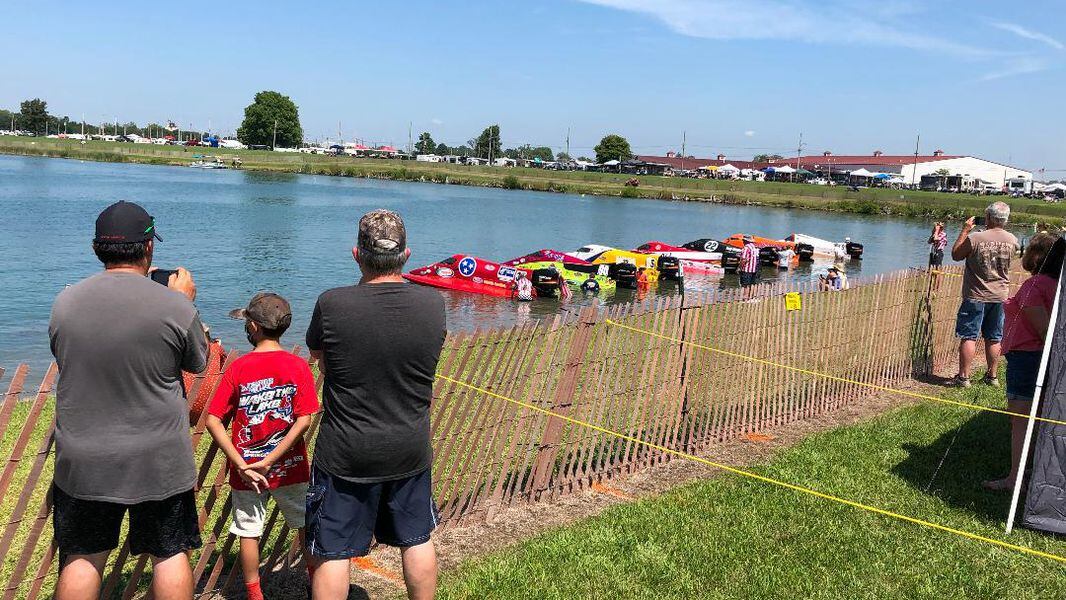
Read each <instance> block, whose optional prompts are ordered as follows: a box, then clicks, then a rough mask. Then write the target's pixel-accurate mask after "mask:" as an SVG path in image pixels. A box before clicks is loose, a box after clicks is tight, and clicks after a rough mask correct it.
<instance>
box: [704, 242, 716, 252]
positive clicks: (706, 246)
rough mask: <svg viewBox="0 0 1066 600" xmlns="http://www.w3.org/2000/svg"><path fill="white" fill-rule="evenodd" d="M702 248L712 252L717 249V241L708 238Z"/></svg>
mask: <svg viewBox="0 0 1066 600" xmlns="http://www.w3.org/2000/svg"><path fill="white" fill-rule="evenodd" d="M703 249H704V250H706V251H707V252H714V251H715V250H717V249H718V242H717V241H715V240H709V241H708V242H706V243H705V244H703Z"/></svg>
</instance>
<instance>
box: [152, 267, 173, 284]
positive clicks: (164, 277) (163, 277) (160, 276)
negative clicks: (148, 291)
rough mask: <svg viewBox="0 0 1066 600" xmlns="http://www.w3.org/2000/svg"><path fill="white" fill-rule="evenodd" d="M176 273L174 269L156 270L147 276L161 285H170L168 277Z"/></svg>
mask: <svg viewBox="0 0 1066 600" xmlns="http://www.w3.org/2000/svg"><path fill="white" fill-rule="evenodd" d="M174 273H177V270H175V269H156V270H154V271H152V272H151V273H149V274H148V276H149V277H151V278H152V281H154V282H156V283H160V284H163V285H170V276H171V275H173V274H174Z"/></svg>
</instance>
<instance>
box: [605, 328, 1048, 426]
mask: <svg viewBox="0 0 1066 600" xmlns="http://www.w3.org/2000/svg"><path fill="white" fill-rule="evenodd" d="M604 322H606V323H608V324H611V325H614V326H615V327H621V328H622V329H628V330H630V331H634V332H636V333H643V334H645V335H650V336H652V337H657V338H661V339H664V340H668V341H671V342H676V343H679V344H687V345H689V346H692V347H693V348H699V349H701V350H707V351H709V352H716V353H718V354H722V355H724V356H730V357H733V358H739V359H743V360H748V361H751V362H755V363H759V364H763V365H768V366H771V367H777V368H779V369H785V370H788V371H793V372H796V373H803V374H805V375H813V376H815V377H822V378H825V379H830V380H832V381H839V382H841V383H848V384H851V385H858V386H862V387H865V388H868V389H871V390H878V391H882V392H889V393H892V394H898V395H900V396H909V397H911V398H919V399H921V400H931V401H933V402H942V403H944V404H952V405H955V406H962V407H964V408H971V409H974V410H983V411H987V412H993V413H999V414H1001V415H1010V416H1012V417H1019V418H1022V419H1030V418H1031V419H1034V420H1037V421H1043V422H1044V423H1053V424H1055V425H1066V421H1058V420H1055V419H1046V418H1044V417H1032V416H1030V415H1027V414H1024V413H1018V412H1013V411H1009V410H1004V409H1001V408H992V407H990V406H981V405H980V404H972V403H970V402H959V401H958V400H949V399H947V398H938V397H937V396H929V395H927V394H919V393H917V392H908V391H907V390H900V389H896V388H890V387H888V386H884V385H877V384H876V383H865V382H863V381H857V380H855V379H848V378H847V377H838V376H836V375H830V374H828V373H822V372H820V371H812V370H810V369H804V368H801V367H794V366H792V365H786V364H784V363H779V362H774V361H772V360H766V359H765V358H759V357H757V356H750V355H748V354H740V353H739V352H731V351H729V350H722V349H721V348H715V347H713V346H706V345H704V344H699V343H696V342H693V341H690V340H682V339H680V338H675V337H671V336H668V335H663V334H661V333H657V332H654V331H649V330H647V329H640V328H639V327H631V326H629V325H625V324H623V323H619V322H618V321H614V320H612V319H604Z"/></svg>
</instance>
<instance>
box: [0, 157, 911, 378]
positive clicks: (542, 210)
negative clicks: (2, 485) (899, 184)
mask: <svg viewBox="0 0 1066 600" xmlns="http://www.w3.org/2000/svg"><path fill="white" fill-rule="evenodd" d="M120 199H124V200H131V201H135V202H138V203H140V204H141V205H143V206H144V207H145V208H147V210H148V212H149V213H151V214H152V215H154V216H155V218H156V223H157V226H158V230H159V232H160V234H161V235H162V236H163V238H164V240H165V242H162V243H158V244H157V246H156V257H155V264H156V265H157V266H159V267H163V268H167V267H174V266H178V265H181V266H184V267H187V268H188V269H190V270H191V271H192V273H193V276H194V278H195V279H196V282H197V285H198V286H199V297H198V299H197V304H198V306H199V308H200V311H201V314H202V317H203V320H204V321H205V322H206V323H209V324H210V325H211V326H212V327H213V330H214V332H215V334H216V335H218V336H220V337H221V338H222V339H223V341H224V342H228V343H230V344H234V343H240V344H243V343H244V341H243V340H244V335H243V330H242V325H241V324H240V323H238V322H235V321H231V320H229V319H227V318H226V313H227V312H228V311H229V310H230V309H232V308H234V307H238V306H243V305H244V303H245V302H247V300H248V298H249V297H250V296H251V295H252V294H253V293H255V292H256V291H259V290H263V289H271V290H274V291H277V292H279V293H281V294H282V295H284V296H285V297H287V298H288V299H289V300H290V302H291V303H292V306H293V312H294V315H293V317H294V318H293V326H292V328H291V329H290V332H289V333H288V334H287V335H286V338H285V340H284V341H285V342H287V343H302V341H303V333H304V330H305V328H306V326H307V321H308V319H309V317H310V313H311V309H312V308H313V307H314V302H315V298H316V297H317V296H318V294H319V293H320V292H322V291H323V290H325V289H328V288H330V287H334V286H338V285H346V284H350V283H352V282H354V281H356V280H357V279H358V277H359V273H358V268H357V267H356V265H355V263H354V262H353V261H352V257H351V251H350V250H351V247H352V244H353V241H354V237H355V231H356V226H357V223H358V219H359V217H360V216H361V215H362V214H363V213H364V212H366V211H367V210H370V209H374V208H379V207H384V208H389V209H392V210H396V211H398V212H399V213H401V214H402V215H403V216H404V219H405V220H406V222H407V227H408V240H409V244H410V246H411V248H412V257H411V262H410V263H409V265H408V266H409V267H412V268H413V267H416V266H422V265H425V264H429V263H432V262H435V261H437V260H440V259H441V258H444V257H446V256H450V255H452V254H455V253H469V254H472V255H476V256H480V257H484V258H487V259H492V260H500V261H502V260H507V259H510V258H513V257H515V256H520V255H522V254H525V253H528V252H531V251H533V250H538V249H540V248H554V249H558V250H564V251H565V250H573V249H575V248H578V247H580V246H582V245H584V244H588V243H599V244H604V245H608V246H616V247H621V248H633V247H635V246H637V245H639V244H641V243H643V242H646V241H650V240H659V241H663V242H667V243H676V244H681V243H684V242H687V241H691V240H694V239H698V238H704V237H712V238H722V237H725V236H728V235H730V234H733V233H738V232H746V233H747V232H750V233H754V234H761V235H766V236H768V237H783V236H785V235H788V234H790V233H793V232H799V233H806V234H810V235H814V236H817V237H821V238H825V239H830V240H842V239H843V238H844V236H851V237H852V239H854V240H855V241H858V242H862V243H863V244H865V246H866V259H865V260H863V261H862V262H859V263H857V262H855V261H852V262H851V263H850V264H849V267H848V272H849V275H850V276H852V277H854V276H856V275H872V274H877V273H883V272H886V271H891V270H895V269H900V268H904V267H907V266H913V265H919V264H923V263H924V261H925V257H926V253H927V251H928V250H927V246H926V244H925V239H926V236H927V235H928V229H927V226H926V225H925V224H924V223H919V222H916V221H902V220H892V219H886V218H878V217H865V216H857V215H845V214H830V213H821V212H804V211H797V210H787V209H775V208H756V207H743V206H720V205H712V204H703V203H686V202H664V201H659V200H638V199H629V200H627V199H620V198H603V197H593V196H588V197H581V196H576V195H570V194H551V193H540V192H524V191H508V190H501V189H494V188H474V187H463V186H447V185H436V184H419V183H401V182H388V181H374V180H363V179H348V178H340V177H322V176H304V175H283V174H264V173H253V172H242V171H229V170H226V171H206V170H198V169H189V168H176V167H157V166H145V165H123V164H108V163H88V162H80V161H74V160H59V159H48V158H24V157H10V156H0V223H2V224H3V228H2V232H3V234H2V236H0V255H2V256H3V266H2V268H0V290H2V294H0V366H4V367H7V368H9V369H10V368H13V367H14V365H15V364H16V363H17V362H29V363H30V364H31V367H33V369H34V372H36V373H38V374H39V373H40V372H41V370H42V369H43V368H44V366H46V364H47V362H48V361H49V360H50V359H51V355H50V353H49V349H48V317H49V311H50V310H51V305H52V301H53V299H54V298H55V295H56V294H57V293H58V292H59V291H60V290H62V289H63V287H64V286H66V285H68V284H71V283H75V282H77V281H79V280H80V279H82V278H84V277H86V276H88V275H91V274H92V273H94V272H96V271H97V270H99V269H100V264H99V263H98V261H97V260H96V257H95V256H94V255H93V253H92V250H91V248H90V242H91V240H92V237H93V227H94V221H95V218H96V215H97V214H98V213H99V211H100V210H101V209H103V208H104V207H105V206H107V205H108V204H110V203H111V202H114V201H116V200H120ZM825 266H826V265H825V264H815V265H813V266H810V265H802V266H801V267H800V268H799V269H797V270H795V271H794V272H792V273H790V274H788V275H787V276H788V277H797V278H805V279H809V278H811V277H814V276H815V275H814V274H813V273H816V272H818V271H819V270H824V268H825ZM778 276H779V274H778V273H776V272H775V271H773V270H765V271H764V273H763V278H764V279H770V278H774V277H778ZM736 284H737V283H736V279H735V277H732V276H727V277H724V278H721V279H714V280H696V279H693V278H690V280H689V281H688V283H687V285H688V286H689V287H690V288H691V287H694V286H695V287H704V286H709V287H718V286H734V285H736ZM442 293H443V294H445V297H446V300H447V306H448V311H449V314H448V324H449V328H451V329H462V328H465V329H469V328H472V327H474V326H475V325H493V324H509V323H514V322H517V321H520V320H524V319H530V318H534V319H535V318H540V317H543V316H545V315H551V314H555V313H557V312H558V311H559V310H560V305H559V303H558V302H557V301H555V300H543V301H537V302H534V303H532V305H529V304H520V303H517V302H513V301H509V300H505V299H497V298H490V297H487V296H475V295H463V294H459V293H453V292H442ZM662 293H676V287H675V286H670V285H667V286H664V289H663V292H662ZM631 294H632V292H629V291H626V290H619V291H618V292H617V295H616V296H612V297H606V298H603V299H601V300H599V301H601V302H617V301H628V300H630V299H632V295H631ZM580 303H581V302H580V301H578V302H574V303H571V304H570V305H569V306H568V307H567V308H570V309H573V307H574V305H576V304H580Z"/></svg>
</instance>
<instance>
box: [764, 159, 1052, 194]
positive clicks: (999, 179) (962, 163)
mask: <svg viewBox="0 0 1066 600" xmlns="http://www.w3.org/2000/svg"><path fill="white" fill-rule="evenodd" d="M782 164H787V165H789V166H792V167H795V168H803V169H807V170H808V171H814V172H816V173H818V174H819V175H822V176H826V175H827V174H828V175H829V176H833V175H839V174H842V173H845V172H850V171H857V170H859V169H866V170H867V171H870V172H873V173H887V174H889V175H893V176H898V177H900V178H902V179H903V185H908V186H909V185H915V186H917V185H919V184H921V182H922V176H923V175H937V174H939V173H944V172H945V171H946V175H948V176H950V177H967V178H972V179H973V180H981V181H982V182H986V183H988V184H991V185H993V186H995V188H996V189H997V190H1001V191H1006V190H1005V189H1004V188H1005V186H1006V185H1007V181H1008V180H1011V179H1018V178H1021V179H1027V180H1029V181H1032V179H1033V173H1032V171H1026V170H1025V169H1021V168H1018V167H1012V166H1010V165H1005V164H1002V163H997V162H993V161H990V160H985V159H983V158H977V157H976V156H968V155H948V154H945V153H944V151H943V150H937V151H935V152H933V153H932V154H928V155H924V156H923V155H918V156H915V155H913V154H897V155H888V154H885V153H884V152H881V151H880V150H876V151H874V152H873V153H872V154H866V155H854V154H853V155H846V156H839V155H835V154H833V153H832V152H823V153H822V154H821V155H820V156H819V155H814V156H801V157H799V158H798V159H797V158H785V159H781V160H778V161H775V162H774V163H765V164H763V163H758V164H757V165H755V166H756V168H760V169H761V168H763V167H765V166H767V165H769V166H777V165H782Z"/></svg>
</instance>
